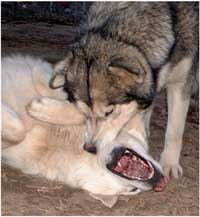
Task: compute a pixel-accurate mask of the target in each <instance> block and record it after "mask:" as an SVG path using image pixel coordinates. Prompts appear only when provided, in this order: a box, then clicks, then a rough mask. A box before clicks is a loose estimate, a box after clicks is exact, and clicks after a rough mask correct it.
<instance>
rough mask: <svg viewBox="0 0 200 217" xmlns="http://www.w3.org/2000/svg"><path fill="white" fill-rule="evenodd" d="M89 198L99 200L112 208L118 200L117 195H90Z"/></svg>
mask: <svg viewBox="0 0 200 217" xmlns="http://www.w3.org/2000/svg"><path fill="white" fill-rule="evenodd" d="M90 196H91V197H93V198H94V199H97V200H100V201H101V202H102V203H103V204H104V205H105V206H107V207H109V208H112V207H113V206H114V205H115V204H116V202H117V200H118V197H119V196H118V195H101V194H91V193H90Z"/></svg>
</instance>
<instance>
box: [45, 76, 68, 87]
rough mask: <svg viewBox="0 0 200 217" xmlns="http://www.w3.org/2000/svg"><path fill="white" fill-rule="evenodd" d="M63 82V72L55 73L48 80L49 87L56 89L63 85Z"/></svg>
mask: <svg viewBox="0 0 200 217" xmlns="http://www.w3.org/2000/svg"><path fill="white" fill-rule="evenodd" d="M64 84H65V75H64V74H55V75H54V76H53V77H52V78H51V79H50V81H49V87H50V88H52V89H58V88H61V87H63V86H64Z"/></svg>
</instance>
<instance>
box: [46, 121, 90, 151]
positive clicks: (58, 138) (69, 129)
mask: <svg viewBox="0 0 200 217" xmlns="http://www.w3.org/2000/svg"><path fill="white" fill-rule="evenodd" d="M85 130H86V129H85V126H58V125H54V126H50V127H49V128H48V131H47V135H46V142H47V144H48V145H49V146H55V147H61V148H64V149H65V150H66V149H69V150H71V149H73V150H75V151H79V150H80V148H81V147H82V145H83V143H84V139H85Z"/></svg>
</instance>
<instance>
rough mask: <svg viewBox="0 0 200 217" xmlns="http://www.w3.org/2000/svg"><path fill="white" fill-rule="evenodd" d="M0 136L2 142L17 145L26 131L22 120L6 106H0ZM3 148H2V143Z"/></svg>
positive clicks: (3, 104)
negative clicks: (0, 118)
mask: <svg viewBox="0 0 200 217" xmlns="http://www.w3.org/2000/svg"><path fill="white" fill-rule="evenodd" d="M1 117H2V120H1V136H2V140H3V141H5V142H6V143H9V144H18V143H20V142H21V141H22V140H23V139H24V138H25V136H26V130H25V127H24V124H23V121H22V119H21V118H20V117H19V115H18V114H17V113H16V112H15V111H14V110H12V109H11V108H10V107H9V106H8V105H7V104H5V103H2V105H1ZM2 144H3V146H2V147H3V148H4V144H5V143H4V142H3V143H2Z"/></svg>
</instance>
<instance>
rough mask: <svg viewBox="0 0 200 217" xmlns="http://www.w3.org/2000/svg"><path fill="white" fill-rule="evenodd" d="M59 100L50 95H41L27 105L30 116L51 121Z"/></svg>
mask: <svg viewBox="0 0 200 217" xmlns="http://www.w3.org/2000/svg"><path fill="white" fill-rule="evenodd" d="M58 103H59V101H57V100H54V99H51V98H49V97H39V98H35V99H33V100H32V101H31V103H30V104H29V105H27V106H26V110H27V112H28V114H29V115H30V116H32V117H33V118H36V119H39V120H42V121H49V119H50V118H51V117H50V116H52V115H53V114H52V108H55V106H59V105H58Z"/></svg>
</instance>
